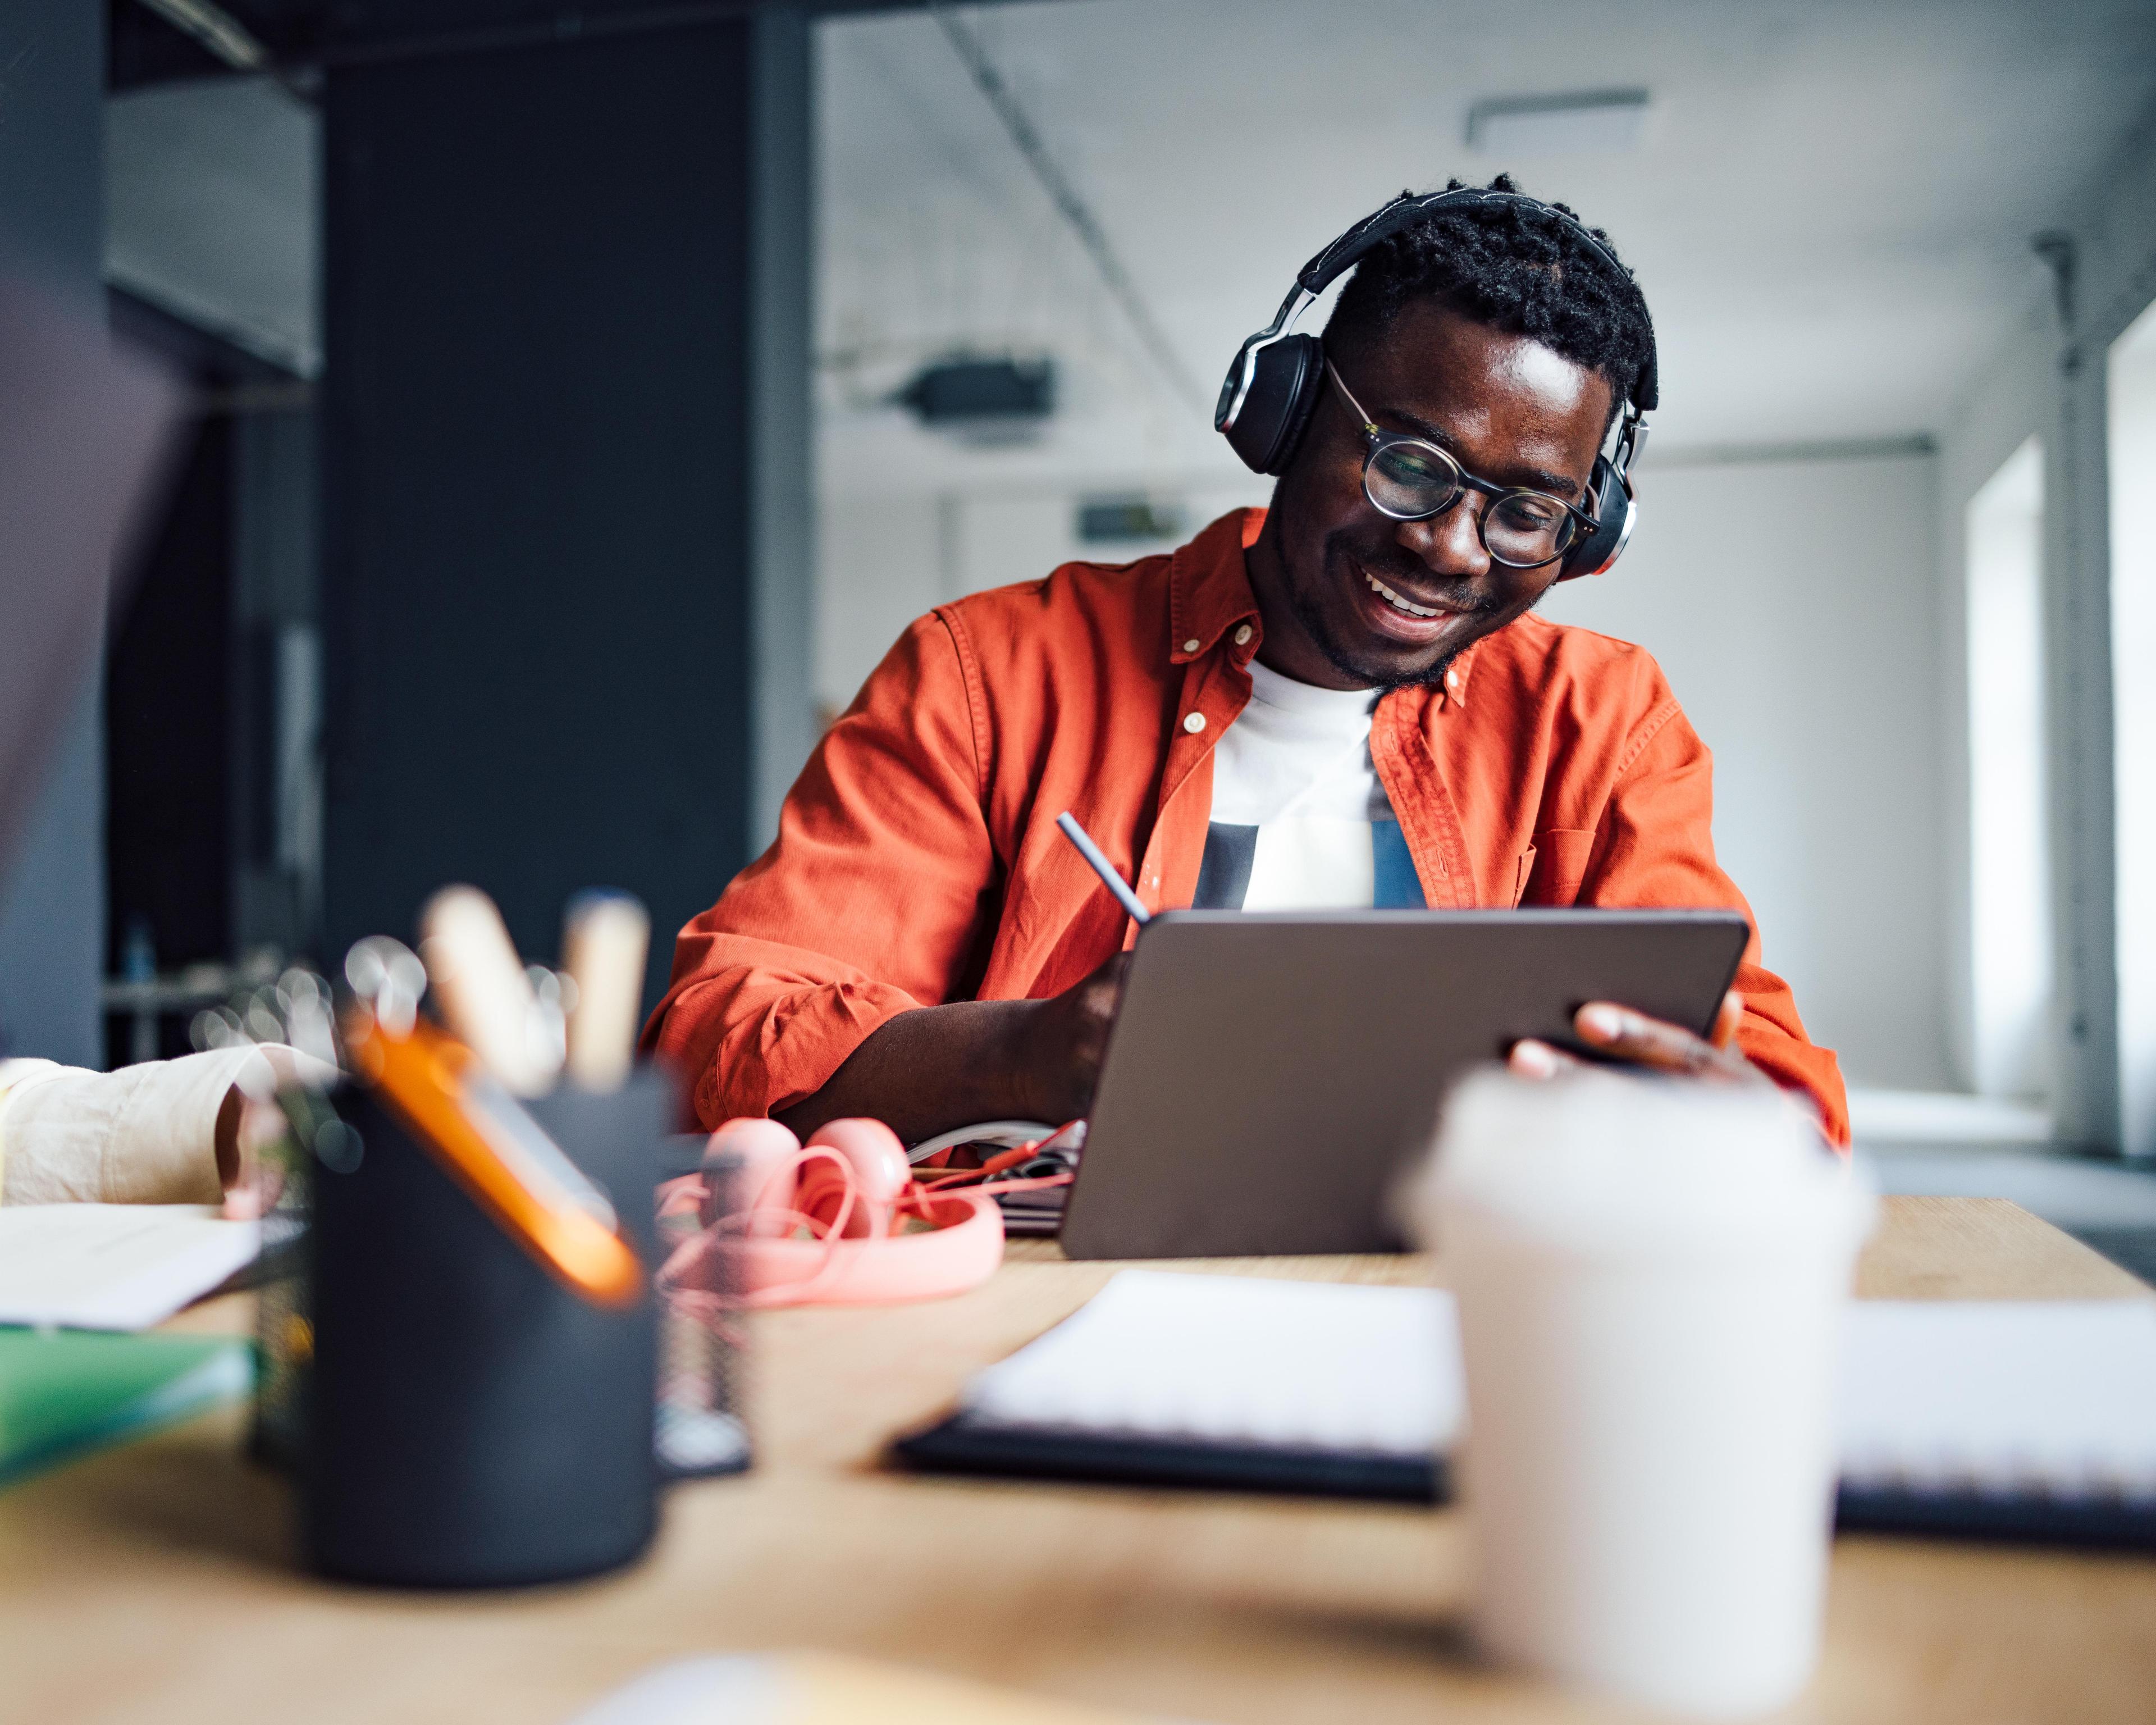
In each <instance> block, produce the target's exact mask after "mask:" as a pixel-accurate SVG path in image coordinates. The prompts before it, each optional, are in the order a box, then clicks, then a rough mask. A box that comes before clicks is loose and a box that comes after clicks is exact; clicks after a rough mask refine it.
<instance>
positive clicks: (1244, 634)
mask: <svg viewBox="0 0 2156 1725" xmlns="http://www.w3.org/2000/svg"><path fill="white" fill-rule="evenodd" d="M1235 644H1236V645H1237V646H1238V647H1247V646H1249V645H1250V624H1247V623H1246V624H1244V625H1243V626H1242V627H1241V628H1240V629H1237V630H1236V631H1235Z"/></svg>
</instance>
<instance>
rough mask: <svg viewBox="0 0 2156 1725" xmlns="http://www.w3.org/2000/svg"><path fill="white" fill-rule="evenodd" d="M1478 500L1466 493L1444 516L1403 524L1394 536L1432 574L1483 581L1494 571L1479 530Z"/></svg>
mask: <svg viewBox="0 0 2156 1725" xmlns="http://www.w3.org/2000/svg"><path fill="white" fill-rule="evenodd" d="M1475 506H1476V499H1475V498H1474V497H1473V496H1472V495H1466V494H1463V495H1460V496H1459V497H1456V498H1455V499H1454V500H1453V501H1452V503H1451V506H1450V507H1449V508H1447V509H1446V510H1445V511H1444V512H1443V513H1442V514H1439V515H1434V516H1430V517H1429V518H1428V519H1426V520H1424V521H1402V522H1401V523H1400V525H1399V531H1398V533H1397V534H1396V535H1395V537H1397V538H1398V539H1399V542H1400V544H1401V546H1402V547H1404V549H1405V550H1407V551H1408V552H1411V553H1412V554H1413V555H1414V556H1415V557H1419V558H1420V559H1421V560H1422V562H1423V563H1424V565H1425V566H1426V567H1428V568H1429V569H1430V572H1431V573H1432V574H1435V575H1449V576H1457V577H1460V578H1465V579H1466V580H1470V581H1479V580H1480V579H1481V578H1482V577H1483V576H1485V575H1486V574H1488V573H1489V572H1490V553H1489V552H1487V551H1486V550H1485V549H1484V548H1483V545H1482V536H1481V534H1480V533H1479V532H1477V531H1476V526H1475Z"/></svg>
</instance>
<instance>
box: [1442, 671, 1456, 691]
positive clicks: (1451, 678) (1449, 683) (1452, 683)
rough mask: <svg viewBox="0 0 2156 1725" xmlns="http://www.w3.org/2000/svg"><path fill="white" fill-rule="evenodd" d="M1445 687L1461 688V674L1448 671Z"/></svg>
mask: <svg viewBox="0 0 2156 1725" xmlns="http://www.w3.org/2000/svg"><path fill="white" fill-rule="evenodd" d="M1459 686H1460V673H1459V672H1458V671H1447V672H1446V673H1445V687H1446V688H1448V689H1457V688H1458V687H1459Z"/></svg>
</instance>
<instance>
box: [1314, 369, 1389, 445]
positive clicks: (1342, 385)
mask: <svg viewBox="0 0 2156 1725" xmlns="http://www.w3.org/2000/svg"><path fill="white" fill-rule="evenodd" d="M1324 363H1325V375H1326V376H1327V377H1330V378H1331V379H1332V387H1333V388H1335V389H1337V390H1338V391H1339V392H1340V395H1341V398H1342V400H1344V401H1345V402H1346V403H1347V405H1348V406H1349V407H1350V408H1353V409H1354V413H1355V417H1356V418H1358V419H1359V420H1360V421H1362V424H1363V430H1365V431H1367V432H1368V433H1369V434H1370V435H1371V436H1373V437H1378V436H1381V435H1383V434H1382V433H1381V432H1380V431H1379V430H1378V424H1377V421H1375V420H1374V419H1373V418H1371V417H1370V416H1369V414H1368V413H1366V412H1365V411H1364V410H1363V403H1360V402H1358V400H1356V399H1355V393H1354V392H1353V390H1351V389H1350V388H1348V387H1347V380H1346V379H1345V378H1343V377H1342V376H1341V375H1340V373H1339V372H1337V371H1335V370H1334V369H1333V368H1332V361H1331V360H1329V359H1328V360H1327V361H1326V362H1324Z"/></svg>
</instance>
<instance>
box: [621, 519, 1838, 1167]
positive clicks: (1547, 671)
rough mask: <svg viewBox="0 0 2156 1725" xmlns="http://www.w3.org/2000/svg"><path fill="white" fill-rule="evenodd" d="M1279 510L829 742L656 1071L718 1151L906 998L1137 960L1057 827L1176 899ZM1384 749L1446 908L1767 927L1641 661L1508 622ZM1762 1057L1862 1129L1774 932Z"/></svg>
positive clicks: (1076, 974)
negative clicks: (1262, 545) (1660, 914)
mask: <svg viewBox="0 0 2156 1725" xmlns="http://www.w3.org/2000/svg"><path fill="white" fill-rule="evenodd" d="M1264 520H1265V512H1264V511H1262V510H1245V511H1237V512H1236V513H1235V514H1232V515H1229V516H1224V517H1223V518H1222V519H1221V520H1219V521H1215V522H1214V524H1213V525H1212V526H1209V527H1208V528H1206V529H1205V530H1204V531H1203V532H1201V533H1200V534H1199V536H1197V538H1195V539H1194V540H1193V541H1192V542H1190V543H1189V544H1188V545H1186V546H1184V547H1182V548H1181V549H1180V550H1179V551H1178V552H1175V553H1174V554H1173V556H1172V557H1147V558H1145V559H1143V560H1142V561H1141V562H1136V563H1132V564H1129V565H1127V566H1124V567H1103V566H1101V565H1097V564H1091V563H1070V564H1066V565H1065V567H1062V568H1060V569H1058V570H1056V571H1055V573H1053V574H1052V575H1050V576H1049V577H1048V578H1047V579H1045V580H1044V581H1035V582H1029V583H1025V584H1024V585H1021V586H1017V587H1006V588H998V589H997V590H995V591H994V592H991V593H975V594H973V596H971V597H970V598H963V599H960V600H958V601H957V602H956V603H952V604H948V605H941V606H938V607H937V608H936V609H935V610H934V611H932V612H931V613H930V614H928V615H927V616H926V617H924V618H922V619H921V620H920V621H919V622H917V623H916V624H913V625H912V626H911V628H910V629H907V630H906V634H904V635H903V636H902V637H901V639H900V640H899V642H898V644H897V645H896V646H895V647H893V648H892V649H891V652H890V653H889V655H886V656H885V659H884V661H883V663H882V664H881V665H879V666H877V668H876V670H875V673H874V674H873V675H871V676H870V678H869V680H868V682H867V684H866V685H865V686H864V687H863V688H862V690H861V692H860V695H859V696H857V697H856V698H855V701H854V704H853V705H852V706H850V707H849V708H848V709H847V710H846V711H845V713H844V716H842V717H841V718H839V721H838V722H837V723H836V724H834V726H832V727H831V730H830V732H829V734H828V735H827V736H826V737H824V740H823V742H821V743H820V744H819V746H818V747H817V750H816V752H815V754H814V756H813V757H811V759H810V760H809V762H808V766H807V767H806V768H804V769H803V772H802V774H801V777H800V778H799V780H798V781H797V782H796V783H795V784H794V787H793V791H792V793H790V794H789V795H788V798H787V799H786V805H785V808H784V809H783V812H782V814H781V815H780V818H779V834H778V842H777V843H775V844H774V845H773V846H772V847H771V849H770V850H767V851H766V852H765V853H764V854H763V855H762V856H761V857H760V858H758V859H757V860H756V861H755V862H754V863H752V865H750V866H749V867H748V868H747V869H745V870H742V873H741V875H739V876H737V878H736V879H735V880H734V882H733V884H732V885H731V886H728V887H727V888H726V891H725V893H724V895H723V896H721V898H720V900H719V901H718V903H717V904H716V905H714V906H712V907H711V909H710V910H708V911H706V912H704V914H703V915H701V916H698V917H697V918H696V920H695V921H694V922H690V924H689V925H688V927H685V928H684V929H683V930H682V931H681V935H680V941H679V942H678V943H677V945H676V947H675V956H674V975H673V982H672V985H671V987H670V988H669V989H668V991H667V994H666V998H665V1000H664V1001H663V1002H662V1003H661V1004H660V1008H659V1010H658V1012H657V1013H656V1014H654V1016H653V1019H652V1021H651V1024H650V1025H649V1028H648V1029H646V1031H645V1033H644V1040H645V1044H646V1046H647V1047H649V1048H652V1049H654V1050H656V1051H657V1052H658V1053H659V1054H660V1055H662V1056H664V1057H665V1058H666V1059H668V1060H671V1061H672V1062H674V1063H675V1065H677V1066H678V1067H679V1068H680V1070H683V1071H684V1072H685V1073H686V1074H687V1075H689V1076H690V1081H691V1095H692V1096H693V1098H694V1102H695V1107H696V1113H697V1115H698V1117H700V1118H701V1120H702V1121H703V1122H704V1124H705V1125H706V1127H711V1126H716V1124H717V1123H718V1122H721V1121H722V1120H725V1119H728V1118H730V1117H734V1116H737V1115H760V1114H764V1113H767V1112H769V1111H772V1110H773V1109H777V1108H783V1107H785V1106H788V1105H789V1104H791V1103H793V1102H797V1101H800V1100H802V1099H803V1097H805V1096H811V1095H813V1094H814V1092H815V1091H818V1090H819V1089H821V1088H822V1087H823V1086H824V1082H825V1081H827V1080H828V1079H829V1077H830V1076H831V1075H832V1074H833V1073H834V1071H836V1070H838V1068H839V1065H840V1064H841V1063H842V1062H843V1061H844V1060H845V1059H846V1057H847V1056H848V1055H850V1054H851V1053H852V1052H853V1051H854V1050H855V1048H857V1047H858V1046H859V1045H860V1043H861V1042H862V1041H863V1040H865V1038H866V1037H867V1036H868V1034H870V1032H871V1031H872V1030H874V1029H875V1028H876V1027H877V1026H878V1025H879V1024H882V1023H883V1022H884V1021H885V1019H888V1018H890V1017H891V1016H892V1015H893V1014H896V1013H901V1012H904V1011H906V1010H907V1009H910V1008H912V1007H916V1006H927V1005H934V1004H941V1003H942V1002H945V1001H951V1000H967V999H1039V998H1041V997H1044V996H1046V995H1050V994H1054V993H1059V992H1060V991H1061V990H1063V989H1065V988H1069V987H1070V985H1071V984H1072V983H1076V982H1078V981H1079V980H1080V979H1081V978H1084V977H1085V976H1086V975H1087V974H1089V973H1091V971H1093V970H1094V969H1095V968H1097V967H1098V966H1099V965H1100V964H1101V963H1102V962H1103V961H1104V960H1106V958H1107V957H1109V956H1110V955H1111V953H1113V952H1115V951H1116V949H1117V948H1118V947H1121V946H1122V945H1124V944H1126V943H1127V934H1128V933H1129V932H1130V931H1129V925H1128V923H1127V919H1126V918H1125V916H1124V915H1123V912H1122V910H1121V909H1120V908H1119V907H1118V906H1116V902H1115V901H1114V900H1113V899H1112V898H1111V897H1110V896H1109V895H1108V894H1107V893H1106V892H1105V891H1102V890H1101V884H1100V882H1099V880H1097V879H1096V877H1095V876H1094V875H1093V873H1092V871H1091V870H1089V869H1088V868H1087V867H1086V864H1085V862H1084V860H1082V859H1081V857H1080V856H1079V855H1078V853H1077V852H1076V851H1075V850H1073V849H1072V848H1071V846H1070V843H1069V841H1068V840H1067V839H1065V838H1064V837H1063V835H1062V834H1060V832H1059V831H1058V830H1057V829H1056V827H1055V817H1056V816H1057V814H1060V813H1061V812H1062V811H1063V810H1064V809H1070V811H1072V813H1074V814H1076V816H1077V817H1078V819H1079V820H1080V821H1081V822H1082V823H1083V824H1084V825H1085V827H1086V830H1087V831H1089V832H1091V834H1093V836H1094V838H1095V839H1097V840H1098V841H1099V842H1100V845H1101V849H1102V850H1104V851H1106V853H1107V855H1108V859H1109V860H1110V861H1111V862H1112V863H1113V864H1114V865H1116V868H1117V869H1119V870H1122V873H1123V875H1125V877H1126V878H1127V879H1128V880H1131V881H1132V883H1133V885H1134V886H1136V888H1137V894H1138V896H1139V897H1140V898H1141V899H1142V900H1143V901H1145V903H1146V906H1147V908H1148V909H1165V908H1170V907H1178V906H1188V904H1189V903H1190V901H1191V899H1192V896H1193V894H1194V893H1195V891H1196V890H1197V886H1198V870H1199V862H1200V860H1202V859H1203V857H1204V850H1205V838H1206V831H1207V827H1208V824H1209V821H1210V819H1211V813H1212V803H1213V748H1214V744H1215V743H1217V742H1219V739H1220V737H1221V734H1222V733H1223V732H1225V731H1226V730H1227V728H1228V726H1230V725H1231V724H1233V723H1234V722H1235V716H1236V715H1237V714H1238V713H1240V711H1242V710H1243V706H1244V703H1245V701H1248V700H1249V699H1250V672H1249V670H1248V667H1249V665H1250V660H1252V659H1253V658H1255V656H1256V655H1257V651H1258V649H1259V646H1260V644H1261V642H1262V639H1263V629H1264V625H1263V624H1262V623H1261V622H1260V619H1259V615H1258V608H1257V602H1256V600H1255V598H1254V597H1253V595H1252V593H1251V591H1250V578H1249V576H1248V574H1247V572H1246V571H1245V563H1244V552H1245V548H1246V547H1248V546H1250V543H1251V542H1253V541H1254V540H1255V538H1256V537H1257V534H1258V530H1259V528H1260V526H1262V525H1263V523H1264ZM1370 755H1371V759H1372V761H1373V764H1374V765H1375V767H1376V769H1377V774H1378V779H1379V780H1380V781H1381V782H1382V783H1383V785H1384V788H1385V793H1386V795H1387V796H1388V797H1389V798H1391V800H1392V805H1393V812H1394V814H1395V815H1396V816H1398V817H1399V824H1400V830H1401V833H1402V835H1403V836H1404V838H1405V839H1406V841H1407V847H1408V851H1409V855H1410V856H1411V857H1412V858H1413V859H1414V866H1415V872H1416V874H1417V875H1419V877H1420V879H1421V882H1422V889H1423V896H1424V899H1425V900H1426V901H1428V903H1429V904H1430V906H1431V907H1432V908H1433V909H1437V910H1455V909H1456V910H1472V909H1476V908H1478V907H1498V908H1503V907H1508V906H1516V905H1583V906H1636V907H1661V908H1709V907H1712V908H1727V909H1732V910H1736V911H1743V912H1744V913H1745V915H1746V916H1749V915H1750V911H1749V907H1748V906H1747V905H1746V904H1745V902H1744V899H1743V895H1742V894H1741V893H1739V892H1738V890H1737V888H1736V886H1734V885H1732V882H1731V881H1730V880H1729V877H1728V876H1727V875H1724V874H1723V873H1722V870H1721V869H1720V868H1719V867H1717V865H1716V863H1715V860H1714V844H1713V839H1712V833H1711V830H1710V825H1711V818H1712V811H1713V791H1712V762H1711V759H1710V757H1709V756H1708V754H1707V747H1706V746H1705V745H1704V744H1703V743H1702V742H1700V740H1699V738H1698V737H1697V734H1695V733H1694V732H1693V730H1692V728H1691V726H1690V725H1689V724H1688V723H1686V720H1685V716H1684V715H1683V713H1682V712H1681V711H1679V709H1678V706H1677V703H1676V698H1675V696H1672V695H1671V692H1670V687H1669V684H1668V683H1667V682H1666V680H1664V678H1663V676H1662V673H1661V668H1660V667H1659V666H1657V665H1655V661H1654V660H1652V659H1651V658H1650V657H1649V656H1648V655H1647V654H1646V653H1645V651H1644V650H1642V649H1640V648H1638V647H1635V646H1630V645H1628V644H1625V643H1624V642H1622V641H1614V640H1611V639H1609V638H1608V637H1607V636H1604V635H1598V634H1590V633H1589V632H1588V631H1587V630H1585V629H1566V628H1562V627H1559V626H1558V625H1557V624H1552V623H1548V622H1545V621H1544V620H1543V619H1540V618H1537V617H1534V616H1532V615H1531V616H1527V617H1523V618H1522V619H1519V620H1518V621H1517V622H1515V623H1512V624H1509V625H1508V626H1507V627H1506V628H1504V629H1501V630H1499V631H1498V632H1497V633H1496V634H1493V635H1491V636H1489V637H1487V638H1486V639H1483V640H1481V641H1480V642H1478V643H1476V644H1475V645H1474V646H1473V647H1471V648H1470V649H1467V651H1466V652H1465V653H1463V654H1461V655H1460V656H1459V657H1458V658H1457V659H1456V660H1455V661H1454V662H1453V665H1452V667H1451V670H1450V671H1449V673H1448V674H1447V675H1446V678H1445V683H1444V685H1443V686H1442V687H1440V688H1433V689H1423V688H1409V689H1398V690H1394V691H1391V692H1389V693H1388V694H1387V695H1386V696H1384V697H1383V699H1382V700H1380V701H1378V706H1377V709H1376V711H1375V713H1374V714H1373V717H1372V721H1371V727H1370ZM1737 987H1738V989H1739V990H1740V991H1742V993H1743V995H1744V999H1745V1006H1746V1011H1745V1016H1744V1022H1743V1028H1742V1029H1741V1030H1740V1031H1739V1033H1738V1034H1739V1040H1740V1044H1741V1045H1742V1047H1743V1050H1744V1052H1745V1053H1746V1054H1747V1055H1749V1056H1750V1057H1751V1059H1752V1060H1753V1062H1754V1063H1755V1064H1757V1065H1759V1066H1761V1067H1762V1068H1763V1069H1764V1070H1766V1071H1767V1072H1768V1074H1770V1075H1771V1076H1773V1077H1774V1078H1775V1079H1776V1080H1777V1081H1779V1082H1780V1083H1782V1084H1784V1085H1786V1086H1794V1087H1797V1088H1799V1089H1802V1090H1804V1091H1809V1093H1810V1095H1811V1096H1812V1097H1813V1098H1814V1099H1815V1101H1817V1103H1818V1105H1819V1109H1820V1115H1821V1117H1822V1120H1823V1122H1824V1124H1825V1128H1826V1130H1827V1132H1828V1134H1829V1136H1830V1137H1832V1138H1833V1139H1834V1140H1835V1142H1845V1140H1846V1138H1847V1136H1848V1126H1847V1118H1848V1116H1847V1106H1846V1102H1845V1097H1844V1095H1843V1091H1842V1084H1841V1078H1840V1073H1839V1072H1838V1071H1837V1070H1836V1069H1835V1060H1834V1056H1833V1055H1832V1054H1830V1053H1829V1052H1828V1051H1827V1050H1825V1049H1821V1048H1815V1047H1814V1046H1813V1045H1811V1043H1810V1041H1809V1040H1808V1039H1807V1038H1806V1037H1805V1034H1804V1025H1803V1024H1802V1023H1801V1022H1800V1021H1799V1019H1798V1017H1797V1009H1796V1005H1795V1003H1794V1001H1793V1000H1792V999H1790V996H1789V987H1788V985H1787V984H1786V983H1784V982H1783V981H1782V980H1781V979H1780V978H1779V977H1776V976H1774V975H1773V974H1772V973H1769V972H1768V971H1767V970H1765V969H1763V968H1761V966H1760V963H1759V943H1758V937H1757V935H1756V934H1755V935H1754V936H1753V939H1752V942H1751V943H1750V945H1749V946H1748V948H1747V950H1746V952H1745V955H1744V963H1743V968H1742V969H1740V970H1739V971H1738V976H1737Z"/></svg>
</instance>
